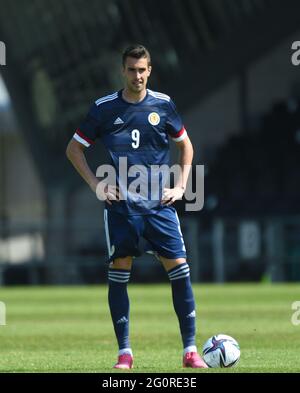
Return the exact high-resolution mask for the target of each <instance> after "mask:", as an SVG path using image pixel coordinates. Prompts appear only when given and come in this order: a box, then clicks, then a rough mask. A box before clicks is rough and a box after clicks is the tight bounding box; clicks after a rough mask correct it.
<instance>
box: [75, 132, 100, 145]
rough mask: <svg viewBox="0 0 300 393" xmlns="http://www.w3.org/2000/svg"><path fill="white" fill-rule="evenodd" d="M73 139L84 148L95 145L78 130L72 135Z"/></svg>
mask: <svg viewBox="0 0 300 393" xmlns="http://www.w3.org/2000/svg"><path fill="white" fill-rule="evenodd" d="M73 138H74V139H76V141H77V142H79V143H81V144H82V145H84V146H85V147H89V146H91V145H93V144H94V143H95V142H94V141H92V140H91V139H90V138H88V137H87V136H85V135H84V134H83V133H82V132H81V131H80V130H76V132H75V134H74V135H73Z"/></svg>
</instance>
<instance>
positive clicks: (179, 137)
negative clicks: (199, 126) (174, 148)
mask: <svg viewBox="0 0 300 393" xmlns="http://www.w3.org/2000/svg"><path fill="white" fill-rule="evenodd" d="M186 136H187V132H186V129H185V128H184V127H182V128H181V130H180V131H178V132H177V134H175V135H172V136H171V138H172V139H173V141H174V142H181V141H183V140H184V138H185V137H186Z"/></svg>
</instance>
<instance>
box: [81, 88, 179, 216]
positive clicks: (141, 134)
mask: <svg viewBox="0 0 300 393" xmlns="http://www.w3.org/2000/svg"><path fill="white" fill-rule="evenodd" d="M186 135H187V133H186V130H185V128H184V126H183V124H182V120H181V117H180V116H179V114H178V113H177V110H176V107H175V104H174V103H173V101H172V100H171V99H170V97H169V96H167V95H166V94H162V93H158V92H154V91H152V90H149V89H147V94H146V96H145V98H144V99H143V100H142V101H140V102H137V103H129V102H127V101H125V100H124V99H123V97H122V90H120V91H118V92H115V93H113V94H111V95H107V96H105V97H102V98H99V99H98V100H97V101H95V103H94V104H93V105H92V106H91V108H90V111H89V113H88V114H87V116H86V118H85V120H84V121H83V122H82V123H81V124H80V126H79V128H78V129H77V130H76V132H75V134H74V138H75V139H76V140H77V141H78V142H80V143H82V144H83V145H84V146H86V147H89V146H90V145H91V144H94V143H95V142H96V140H97V139H100V140H101V141H102V143H103V144H104V146H105V147H106V149H107V150H108V152H109V154H110V157H111V164H112V166H113V167H114V168H115V170H116V179H117V184H118V185H119V187H120V190H121V192H122V194H123V196H125V198H126V199H125V200H123V201H120V202H113V203H112V205H108V204H107V203H106V208H107V209H109V210H114V211H116V212H120V213H123V214H149V213H154V212H158V211H159V210H160V209H162V208H163V207H164V206H162V205H161V203H160V200H161V191H162V187H163V185H162V184H163V179H162V176H163V175H161V172H160V171H159V169H158V167H160V166H161V165H169V159H170V157H169V137H170V138H172V139H173V140H174V141H175V142H179V141H181V140H183V139H184V138H185V137H186ZM125 166H126V168H125ZM120 171H122V174H124V172H126V174H127V177H126V179H125V180H124V176H123V177H122V176H120V173H121V172H120ZM121 178H122V180H121ZM153 184H155V185H154V186H153ZM157 184H158V186H157ZM155 187H156V188H157V189H155V190H154V188H155Z"/></svg>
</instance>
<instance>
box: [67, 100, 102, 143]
mask: <svg viewBox="0 0 300 393" xmlns="http://www.w3.org/2000/svg"><path fill="white" fill-rule="evenodd" d="M99 135H100V120H99V109H98V107H97V105H96V104H93V105H92V106H91V108H90V110H89V113H88V114H87V115H86V117H85V119H84V120H83V122H82V123H81V124H80V125H79V127H78V128H77V130H76V131H75V134H74V135H73V138H74V139H76V140H77V142H80V143H82V144H83V145H84V146H86V147H89V146H90V145H93V144H94V143H95V141H96V139H97V138H98V137H99Z"/></svg>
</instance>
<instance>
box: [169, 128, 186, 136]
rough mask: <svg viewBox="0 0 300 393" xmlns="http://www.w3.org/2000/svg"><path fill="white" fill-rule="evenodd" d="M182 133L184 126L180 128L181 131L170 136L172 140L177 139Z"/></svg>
mask: <svg viewBox="0 0 300 393" xmlns="http://www.w3.org/2000/svg"><path fill="white" fill-rule="evenodd" d="M184 131H186V129H185V128H184V126H182V128H181V130H180V131H178V132H177V134H175V135H171V136H172V138H179V137H181V135H182V134H183V133H184Z"/></svg>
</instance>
